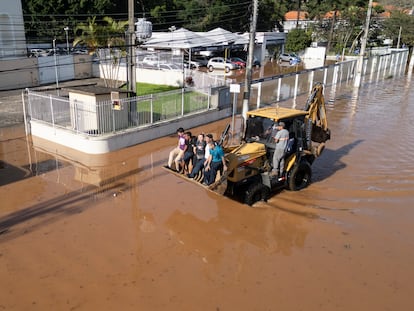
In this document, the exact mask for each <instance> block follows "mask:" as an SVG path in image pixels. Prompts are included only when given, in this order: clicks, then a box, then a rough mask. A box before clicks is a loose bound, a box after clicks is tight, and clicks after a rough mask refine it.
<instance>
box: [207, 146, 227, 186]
mask: <svg viewBox="0 0 414 311" xmlns="http://www.w3.org/2000/svg"><path fill="white" fill-rule="evenodd" d="M209 146H210V156H209V157H208V159H207V161H206V165H205V168H204V182H205V183H206V184H207V185H211V184H212V183H214V182H215V180H216V176H217V172H218V171H220V172H223V171H226V170H227V166H226V161H225V159H224V151H223V148H221V146H220V145H217V144H215V143H214V142H210V144H209Z"/></svg>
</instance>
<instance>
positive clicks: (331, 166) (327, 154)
mask: <svg viewBox="0 0 414 311" xmlns="http://www.w3.org/2000/svg"><path fill="white" fill-rule="evenodd" d="M363 141H364V140H363V139H358V140H356V141H354V142H353V143H351V144H348V145H345V146H343V147H341V148H339V149H336V150H332V149H327V148H326V149H325V150H324V151H323V153H322V156H321V157H320V158H319V159H320V161H317V162H316V163H315V164H314V166H315V167H314V168H313V169H312V170H313V171H314V174H313V176H312V180H313V181H314V182H316V181H322V180H324V179H327V178H329V177H330V176H332V175H333V174H335V173H336V172H337V171H339V170H342V169H344V168H345V167H346V164H345V163H344V162H342V161H341V158H342V157H343V156H345V155H347V154H349V153H350V152H351V150H352V149H354V148H355V147H356V146H358V145H359V144H361V143H362V142H363Z"/></svg>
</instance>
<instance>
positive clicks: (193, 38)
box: [142, 28, 248, 49]
mask: <svg viewBox="0 0 414 311" xmlns="http://www.w3.org/2000/svg"><path fill="white" fill-rule="evenodd" d="M247 43H248V40H247V39H246V38H244V37H243V36H241V35H238V34H235V33H232V32H230V31H227V30H225V29H222V28H216V29H213V30H210V31H209V32H197V33H196V32H192V31H190V30H188V29H185V28H180V29H178V30H176V31H171V32H153V33H152V37H151V38H150V39H149V40H147V41H146V42H145V43H144V44H143V45H142V47H144V48H155V49H192V48H197V47H207V46H225V45H231V44H247Z"/></svg>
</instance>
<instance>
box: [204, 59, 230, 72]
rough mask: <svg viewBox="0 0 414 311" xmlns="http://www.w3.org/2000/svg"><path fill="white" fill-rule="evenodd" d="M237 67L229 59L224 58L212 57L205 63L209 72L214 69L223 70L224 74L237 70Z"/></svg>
mask: <svg viewBox="0 0 414 311" xmlns="http://www.w3.org/2000/svg"><path fill="white" fill-rule="evenodd" d="M237 67H238V66H237V65H236V64H234V63H232V62H231V61H230V60H229V59H224V57H213V58H210V59H209V61H208V63H207V68H208V70H209V71H213V70H214V69H224V71H225V72H229V71H230V70H234V69H237Z"/></svg>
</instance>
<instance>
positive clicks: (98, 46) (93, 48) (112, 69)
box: [73, 16, 128, 87]
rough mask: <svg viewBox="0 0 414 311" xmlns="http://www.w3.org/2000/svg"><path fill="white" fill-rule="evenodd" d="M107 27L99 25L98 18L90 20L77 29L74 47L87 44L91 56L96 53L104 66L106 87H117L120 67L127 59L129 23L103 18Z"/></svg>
mask: <svg viewBox="0 0 414 311" xmlns="http://www.w3.org/2000/svg"><path fill="white" fill-rule="evenodd" d="M103 20H104V22H105V23H106V25H98V24H97V23H96V17H95V16H94V17H93V18H90V19H88V23H81V24H79V25H78V26H77V27H76V28H75V32H76V33H79V36H78V37H76V38H75V40H74V41H73V46H76V45H78V44H85V45H86V46H87V47H88V50H89V52H90V53H91V54H93V53H95V54H96V55H97V57H98V58H99V60H100V62H101V64H105V65H106V66H102V70H103V76H104V80H105V84H106V86H109V87H115V86H116V83H117V80H118V73H119V66H120V64H121V60H122V58H124V57H126V50H125V31H126V28H127V26H128V21H116V20H114V19H113V18H111V17H104V18H103Z"/></svg>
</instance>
